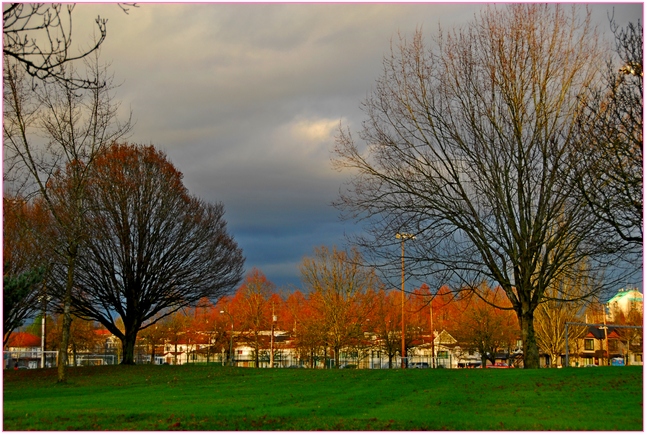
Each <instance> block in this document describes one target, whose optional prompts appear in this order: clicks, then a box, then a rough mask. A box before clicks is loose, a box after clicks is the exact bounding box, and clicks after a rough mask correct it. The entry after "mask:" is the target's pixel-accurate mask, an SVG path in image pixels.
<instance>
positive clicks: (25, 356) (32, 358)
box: [3, 332, 41, 369]
mask: <svg viewBox="0 0 647 435" xmlns="http://www.w3.org/2000/svg"><path fill="white" fill-rule="evenodd" d="M40 352H41V340H40V337H38V336H36V335H34V334H30V333H28V332H14V333H12V334H11V335H10V336H9V340H8V341H7V345H6V346H5V352H4V358H3V363H4V364H3V368H5V369H8V368H14V366H15V365H18V367H20V368H36V367H38V365H39V364H40Z"/></svg>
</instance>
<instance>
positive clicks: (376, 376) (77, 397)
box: [4, 366, 643, 431]
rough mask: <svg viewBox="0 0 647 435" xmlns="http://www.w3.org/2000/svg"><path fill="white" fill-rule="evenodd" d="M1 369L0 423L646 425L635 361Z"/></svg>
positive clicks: (60, 426) (94, 426) (42, 426)
mask: <svg viewBox="0 0 647 435" xmlns="http://www.w3.org/2000/svg"><path fill="white" fill-rule="evenodd" d="M55 380H56V371H55V369H51V370H50V369H46V370H19V371H13V370H6V371H5V372H4V430H21V431H22V430H246V431H259V430H283V431H288V430H300V431H305V430H346V431H350V430H373V431H375V430H391V431H396V430H452V431H458V430H630V431H642V430H643V394H642V391H643V375H642V367H595V368H579V369H542V370H519V369H512V370H429V369H427V370H307V369H274V370H269V369H260V370H256V369H243V368H230V367H220V366H209V367H205V366H132V367H128V366H126V367H123V366H105V367H84V368H72V369H70V376H69V382H68V383H67V384H65V385H58V384H56V382H55Z"/></svg>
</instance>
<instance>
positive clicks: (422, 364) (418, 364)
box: [409, 362, 429, 369]
mask: <svg viewBox="0 0 647 435" xmlns="http://www.w3.org/2000/svg"><path fill="white" fill-rule="evenodd" d="M409 368H412V369H428V368H429V363H426V362H416V363H411V364H409Z"/></svg>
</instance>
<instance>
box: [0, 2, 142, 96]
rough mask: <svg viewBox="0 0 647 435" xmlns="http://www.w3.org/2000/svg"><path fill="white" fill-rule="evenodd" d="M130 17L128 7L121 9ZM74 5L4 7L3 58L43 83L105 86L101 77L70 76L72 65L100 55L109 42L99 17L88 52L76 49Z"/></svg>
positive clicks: (103, 24) (43, 4) (8, 5)
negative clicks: (80, 60)
mask: <svg viewBox="0 0 647 435" xmlns="http://www.w3.org/2000/svg"><path fill="white" fill-rule="evenodd" d="M120 6H121V8H122V10H123V11H124V12H126V13H128V10H129V9H128V7H127V6H125V5H120ZM74 7H75V5H74V4H69V3H68V4H61V3H49V4H46V3H5V4H3V5H2V31H3V44H2V54H3V56H4V57H5V58H11V59H12V60H13V61H14V64H16V65H20V67H21V68H23V69H24V70H25V71H26V72H27V73H28V74H29V75H30V76H32V77H34V78H36V79H39V80H41V81H55V80H58V81H61V80H62V81H66V82H67V83H68V85H72V86H76V87H97V86H103V84H104V83H103V82H101V81H100V80H97V79H99V77H79V76H70V75H68V74H66V67H67V66H68V64H69V63H71V62H74V61H76V60H79V59H83V58H85V57H86V56H88V55H90V54H92V53H94V52H96V51H97V50H98V49H99V47H100V46H101V44H102V43H103V42H104V40H105V39H106V34H107V22H108V20H106V19H104V18H101V17H97V18H96V20H95V23H96V30H97V32H98V34H97V35H96V39H95V40H94V41H93V42H92V44H90V46H89V47H88V48H86V49H83V48H80V47H74V46H73V45H72V15H73V14H72V13H73V11H74Z"/></svg>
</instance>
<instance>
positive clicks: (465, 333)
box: [450, 286, 521, 367]
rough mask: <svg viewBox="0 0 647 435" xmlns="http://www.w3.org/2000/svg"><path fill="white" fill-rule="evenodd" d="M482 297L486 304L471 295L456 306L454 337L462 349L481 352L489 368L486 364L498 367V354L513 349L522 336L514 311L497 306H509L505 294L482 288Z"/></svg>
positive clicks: (500, 291)
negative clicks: (484, 298) (495, 364)
mask: <svg viewBox="0 0 647 435" xmlns="http://www.w3.org/2000/svg"><path fill="white" fill-rule="evenodd" d="M479 294H482V295H484V297H486V300H483V299H481V298H479V297H477V296H475V294H474V293H468V294H467V295H466V296H465V297H463V298H461V299H459V300H457V301H456V302H455V303H456V305H457V308H458V310H457V316H456V317H455V318H454V322H453V327H451V331H450V333H452V335H454V338H456V339H457V340H458V342H459V343H460V344H461V346H464V347H466V348H467V349H468V350H475V351H478V352H479V354H480V355H481V362H482V364H483V367H485V364H486V360H489V361H490V362H492V363H494V361H495V354H496V353H497V351H499V350H508V349H511V348H512V347H513V346H514V344H515V343H516V340H517V339H518V338H519V337H520V333H521V332H520V329H519V322H518V319H517V317H516V316H515V313H514V311H513V310H512V307H511V306H510V307H509V308H508V309H502V308H497V307H496V306H495V305H496V304H501V305H505V304H506V303H507V304H508V305H509V302H508V301H507V299H506V297H505V294H504V293H503V290H501V289H500V288H498V287H497V288H495V289H490V288H489V287H485V286H481V289H480V291H479ZM493 304H495V305H493Z"/></svg>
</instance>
